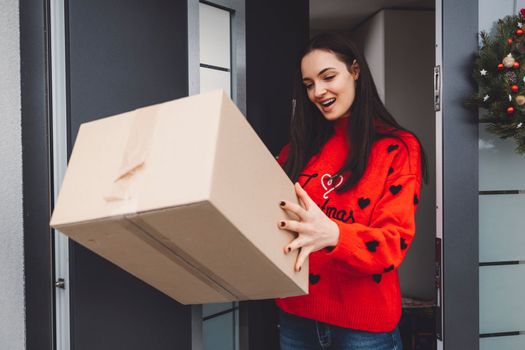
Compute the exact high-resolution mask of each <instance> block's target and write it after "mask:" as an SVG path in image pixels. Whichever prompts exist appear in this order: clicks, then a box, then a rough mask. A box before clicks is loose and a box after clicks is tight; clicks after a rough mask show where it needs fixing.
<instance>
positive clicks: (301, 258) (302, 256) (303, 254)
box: [295, 247, 311, 272]
mask: <svg viewBox="0 0 525 350" xmlns="http://www.w3.org/2000/svg"><path fill="white" fill-rule="evenodd" d="M310 253H311V249H310V248H309V247H303V248H301V250H300V251H299V255H298V256H297V260H296V262H295V271H297V272H299V271H301V267H302V266H303V264H304V262H305V261H306V259H307V258H308V256H309V255H310Z"/></svg>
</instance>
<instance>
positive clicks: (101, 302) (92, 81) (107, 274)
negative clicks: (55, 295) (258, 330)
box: [66, 0, 191, 350]
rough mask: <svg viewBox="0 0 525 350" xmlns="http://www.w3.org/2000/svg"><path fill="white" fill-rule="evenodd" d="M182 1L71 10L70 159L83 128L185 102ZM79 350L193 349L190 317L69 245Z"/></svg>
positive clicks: (90, 1) (128, 1)
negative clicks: (116, 116) (167, 103)
mask: <svg viewBox="0 0 525 350" xmlns="http://www.w3.org/2000/svg"><path fill="white" fill-rule="evenodd" d="M186 6H187V5H186V1H185V0H150V1H138V0H110V1H108V0H105V1H101V0H77V1H69V2H68V4H67V10H66V13H67V14H66V17H67V21H68V24H67V25H68V33H67V35H68V37H67V42H68V60H67V62H68V110H69V113H68V116H69V141H70V142H69V146H68V151H69V152H68V154H70V152H71V149H72V145H73V144H74V141H75V137H76V134H77V132H78V128H79V126H80V124H81V123H84V122H87V121H91V120H95V119H98V118H101V117H105V116H108V115H112V114H116V113H121V112H125V111H129V110H132V109H135V108H137V107H141V106H145V105H150V104H154V103H159V102H163V101H167V100H171V99H175V98H179V97H183V96H186V95H187V94H188V62H187V57H188V50H187V47H188V45H187V34H188V33H187V8H186ZM70 276H71V281H70V297H71V300H70V303H71V345H72V348H73V349H75V350H84V349H86V350H92V349H97V350H104V349H108V350H109V349H126V350H132V349H137V350H139V349H141V350H142V349H156V350H157V349H158V350H162V349H190V348H191V309H190V307H189V306H184V305H181V304H179V303H177V302H176V301H174V300H172V299H170V298H168V297H167V296H165V295H164V294H162V293H160V292H158V291H157V290H155V289H154V288H152V287H150V286H149V285H147V284H145V283H143V282H142V281H140V280H138V279H137V278H135V277H133V276H132V275H130V274H128V273H127V272H125V271H123V270H121V269H120V268H118V267H117V266H115V265H113V264H112V263H110V262H108V261H107V260H105V259H103V258H101V257H99V256H98V255H96V254H94V253H92V252H90V251H89V250H87V249H85V248H83V247H82V246H80V245H78V244H76V243H75V242H73V241H71V242H70Z"/></svg>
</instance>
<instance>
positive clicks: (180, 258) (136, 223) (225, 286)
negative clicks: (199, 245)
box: [125, 215, 248, 300]
mask: <svg viewBox="0 0 525 350" xmlns="http://www.w3.org/2000/svg"><path fill="white" fill-rule="evenodd" d="M125 218H126V222H127V225H126V226H127V228H128V229H129V230H130V231H132V232H133V233H134V234H135V235H136V236H137V237H138V238H140V239H141V240H142V241H143V242H145V243H147V244H149V245H150V246H152V247H153V248H154V249H156V250H157V251H158V252H159V253H161V254H163V255H164V256H166V257H167V258H168V259H170V260H171V261H173V262H175V263H177V264H178V265H179V266H180V267H182V268H183V269H185V270H186V271H188V272H189V273H191V274H192V275H193V276H195V277H196V278H198V279H199V280H200V281H201V282H203V283H205V284H206V285H208V286H210V287H211V288H213V289H214V290H215V291H217V292H218V293H219V294H221V295H223V296H224V297H225V298H226V299H227V300H245V299H248V297H246V296H245V295H243V294H242V293H241V292H240V291H238V290H236V289H235V288H234V287H233V286H232V285H230V284H229V283H227V282H226V281H225V280H223V279H222V278H220V277H219V276H217V274H215V273H213V272H212V271H211V270H210V269H208V268H207V267H205V266H204V265H202V264H200V263H199V262H198V261H197V260H195V259H194V258H192V257H191V256H190V255H189V254H187V253H186V252H185V251H183V250H182V249H180V248H179V247H177V245H175V244H174V243H173V242H171V241H170V239H169V238H167V237H166V236H164V235H163V234H162V233H160V232H158V231H157V230H156V229H155V228H153V227H151V225H148V223H146V222H145V221H144V220H142V219H141V218H140V216H138V215H129V216H126V217H125Z"/></svg>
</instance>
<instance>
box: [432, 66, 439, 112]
mask: <svg viewBox="0 0 525 350" xmlns="http://www.w3.org/2000/svg"><path fill="white" fill-rule="evenodd" d="M439 110H441V66H435V67H434V111H435V112H438V111H439Z"/></svg>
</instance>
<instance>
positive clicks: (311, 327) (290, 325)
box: [279, 310, 403, 350]
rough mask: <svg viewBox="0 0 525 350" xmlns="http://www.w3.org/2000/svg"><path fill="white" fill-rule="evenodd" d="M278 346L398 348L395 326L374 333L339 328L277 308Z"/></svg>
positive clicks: (298, 349) (297, 349)
mask: <svg viewBox="0 0 525 350" xmlns="http://www.w3.org/2000/svg"><path fill="white" fill-rule="evenodd" d="M279 333H280V343H281V350H325V349H330V350H402V349H403V344H402V343H401V336H400V334H399V329H398V327H396V329H394V330H393V331H392V332H383V333H374V332H365V331H358V330H354V329H350V328H342V327H337V326H333V325H329V324H326V323H323V322H317V321H314V320H310V319H307V318H302V317H298V316H295V315H291V314H289V313H286V312H283V311H282V310H279Z"/></svg>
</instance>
